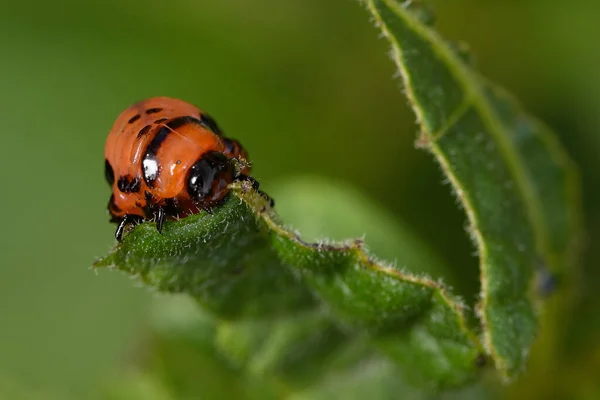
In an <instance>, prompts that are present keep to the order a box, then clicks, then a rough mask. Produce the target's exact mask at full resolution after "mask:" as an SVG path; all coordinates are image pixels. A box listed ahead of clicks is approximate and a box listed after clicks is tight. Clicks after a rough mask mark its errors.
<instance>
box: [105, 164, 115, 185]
mask: <svg viewBox="0 0 600 400" xmlns="http://www.w3.org/2000/svg"><path fill="white" fill-rule="evenodd" d="M104 176H105V177H106V181H107V182H108V184H109V185H110V186H112V184H113V183H115V172H114V171H113V168H112V166H111V165H110V163H109V162H108V160H106V159H105V160H104Z"/></svg>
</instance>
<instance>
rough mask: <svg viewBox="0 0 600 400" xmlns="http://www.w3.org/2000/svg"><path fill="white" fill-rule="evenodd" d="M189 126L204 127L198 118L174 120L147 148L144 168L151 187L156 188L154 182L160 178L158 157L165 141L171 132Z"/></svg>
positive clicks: (168, 123) (157, 134) (188, 117)
mask: <svg viewBox="0 0 600 400" xmlns="http://www.w3.org/2000/svg"><path fill="white" fill-rule="evenodd" d="M188 124H196V125H202V126H204V124H203V123H202V121H200V120H199V119H197V118H194V117H190V116H189V115H186V116H183V117H177V118H173V119H172V120H170V121H169V122H167V123H166V124H165V125H164V126H163V127H162V128H160V130H159V131H158V132H157V133H156V135H155V136H154V138H153V139H152V141H151V142H150V143H149V144H148V147H146V153H145V155H144V159H143V160H142V166H143V169H144V180H145V181H146V184H147V185H148V186H149V187H151V188H153V187H154V182H155V181H156V179H157V178H158V174H159V172H160V165H159V164H158V159H157V157H156V155H157V154H158V150H159V149H160V146H161V145H162V143H163V142H164V141H165V139H166V138H167V136H169V135H170V134H171V132H173V131H174V130H176V129H178V128H181V127H182V126H185V125H188Z"/></svg>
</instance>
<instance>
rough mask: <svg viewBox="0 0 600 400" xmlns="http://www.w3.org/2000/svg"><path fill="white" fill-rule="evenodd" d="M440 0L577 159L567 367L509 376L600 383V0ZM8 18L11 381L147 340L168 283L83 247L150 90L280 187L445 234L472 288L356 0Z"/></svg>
mask: <svg viewBox="0 0 600 400" xmlns="http://www.w3.org/2000/svg"><path fill="white" fill-rule="evenodd" d="M431 3H432V5H433V7H434V8H435V10H436V14H437V28H438V30H439V31H440V32H441V33H442V34H443V35H444V36H445V37H446V38H448V39H451V40H464V41H465V42H467V43H469V44H470V47H471V49H472V54H473V56H474V59H475V62H476V65H477V67H478V69H479V70H480V71H481V72H482V73H484V74H485V75H487V76H488V77H490V78H491V79H492V80H494V81H496V82H498V83H499V84H501V85H503V86H505V87H506V88H507V89H509V90H510V91H512V92H513V93H515V94H516V95H517V97H518V98H520V99H521V101H522V102H523V103H524V105H525V106H526V108H527V109H529V110H530V111H531V112H532V113H533V114H535V115H537V116H539V117H541V118H542V119H543V120H545V121H546V122H547V123H548V124H550V125H551V126H552V127H553V128H554V129H555V130H556V131H557V132H558V134H559V135H560V137H561V139H562V142H563V143H564V144H565V145H566V147H567V148H568V150H569V152H570V154H571V155H572V156H573V157H574V159H575V160H577V162H578V164H579V166H580V168H581V171H582V178H583V184H584V199H583V200H584V206H585V212H586V216H585V222H586V227H587V230H588V232H587V233H588V235H587V242H586V245H587V246H586V248H585V253H584V255H583V257H582V265H581V271H580V272H579V281H578V282H579V286H578V288H577V292H578V296H577V299H576V304H574V306H573V310H572V312H569V313H567V315H568V319H567V320H564V321H561V324H560V325H561V329H562V331H561V332H560V334H559V336H560V338H561V339H560V341H559V343H558V344H556V346H555V348H553V349H552V351H555V352H556V354H557V356H556V357H557V358H556V360H559V361H558V363H559V364H560V365H556V366H552V368H555V369H553V371H554V373H553V374H557V375H555V376H553V377H552V379H551V380H549V379H547V377H546V378H544V375H543V373H541V372H540V371H544V369H541V370H536V368H539V366H536V365H537V364H535V363H534V365H533V366H532V369H531V371H530V373H529V374H528V375H526V376H525V377H524V378H523V379H522V380H521V381H520V382H518V383H517V384H516V386H514V387H513V388H511V390H512V392H510V393H513V394H515V395H517V394H518V395H520V396H523V397H524V396H532V397H529V398H537V397H538V396H540V398H544V397H543V393H546V394H548V393H550V394H551V393H554V394H556V393H577V394H578V395H579V397H580V398H598V397H595V396H600V380H599V379H598V376H600V336H599V335H598V332H600V330H599V329H598V328H600V291H598V290H597V289H596V285H597V284H598V282H600V268H597V265H598V263H599V262H600V248H599V247H598V245H597V240H598V239H597V238H598V237H599V234H600V207H597V204H598V203H599V201H600V176H599V170H600V169H599V166H600V134H599V128H600V74H599V73H598V72H599V71H600V43H599V42H598V41H597V38H598V37H600V24H598V20H599V18H600V3H598V2H597V1H595V0H578V1H572V2H564V1H563V2H559V1H547V0H528V1H525V0H518V1H517V0H513V1H491V0H488V1H481V0H437V1H432V2H431ZM0 35H1V36H0V118H1V121H2V127H3V134H2V136H3V143H2V146H0V155H1V157H0V163H1V164H0V174H1V177H2V196H1V197H0V204H1V205H2V207H1V210H2V214H3V217H2V219H3V221H2V230H1V231H0V235H1V236H0V246H1V247H0V396H1V394H2V393H3V390H2V387H5V388H7V389H5V390H6V391H5V393H9V392H10V391H11V390H14V392H12V393H17V392H18V393H19V394H14V395H6V396H8V397H6V398H8V399H12V398H26V396H28V395H31V396H35V395H39V397H38V398H57V399H69V398H89V397H91V396H92V394H93V393H96V392H97V388H98V387H101V386H103V385H105V383H106V382H107V381H108V380H110V379H112V378H113V377H114V376H116V375H119V374H120V371H121V370H123V369H124V368H125V365H126V364H127V361H128V360H129V359H130V358H131V354H130V352H131V348H132V345H134V344H136V343H138V342H139V341H141V340H143V337H144V332H145V331H146V330H147V327H148V325H149V323H150V322H149V317H148V315H149V310H150V309H151V307H152V306H153V304H154V303H156V302H160V301H162V300H161V299H160V298H159V299H157V298H156V296H155V295H153V294H151V293H149V291H148V290H146V289H140V288H138V287H136V285H135V284H132V281H130V280H129V279H127V278H126V277H125V276H124V275H121V274H118V273H111V272H107V271H101V272H100V273H99V274H95V273H94V272H93V271H91V270H89V269H88V266H90V265H91V263H92V262H93V260H94V259H95V257H98V256H100V255H102V254H103V253H105V252H106V251H107V250H108V249H109V248H110V247H111V246H112V244H113V232H114V226H112V225H110V224H109V223H108V222H107V221H108V218H107V215H106V212H105V207H106V203H107V201H108V197H109V190H108V187H107V185H106V183H105V181H104V178H103V165H104V164H103V160H102V158H103V149H104V141H105V138H106V135H107V133H108V130H109V129H110V127H111V125H112V123H113V121H114V119H115V118H116V116H117V115H118V114H119V113H120V112H121V111H122V110H123V109H125V108H126V107H127V106H129V105H130V104H131V103H133V102H136V101H138V100H141V99H144V98H146V97H150V96H156V95H166V96H173V97H179V98H182V99H184V100H187V101H189V102H192V103H195V104H197V105H198V106H199V107H201V108H203V109H205V110H207V111H208V112H210V113H211V114H212V115H213V116H214V117H215V118H216V119H217V121H219V123H220V125H221V126H222V128H224V130H225V131H226V133H227V134H228V135H229V136H232V137H235V138H238V139H239V140H240V141H241V142H242V143H243V144H244V146H245V147H246V148H247V149H248V150H249V152H250V155H251V159H252V160H253V162H254V175H255V176H256V177H257V178H258V179H259V180H260V182H261V185H262V186H263V188H264V190H266V191H267V192H270V191H272V192H276V191H277V190H279V189H278V188H280V187H282V186H281V185H282V182H289V181H290V180H294V179H296V177H298V176H300V175H306V174H308V175H310V176H319V177H323V178H324V179H328V180H332V181H334V182H340V183H341V184H343V185H346V186H350V187H353V188H354V189H355V190H358V191H360V192H362V193H363V195H364V196H365V197H366V199H367V201H368V203H370V204H371V205H372V207H374V208H379V209H381V212H384V213H387V214H389V215H392V216H393V218H395V219H396V220H397V223H398V224H401V225H402V226H409V227H411V228H412V229H413V230H414V234H415V235H416V236H417V237H418V238H420V239H421V240H422V241H423V242H425V243H427V244H429V245H430V246H431V247H432V248H434V249H436V251H438V252H439V253H438V254H437V256H439V257H442V258H443V259H445V260H446V262H447V264H448V265H449V266H450V267H449V269H448V271H446V273H445V275H446V278H447V279H448V280H449V281H450V282H452V283H453V285H454V287H455V289H456V291H457V292H458V293H460V294H462V295H463V296H464V297H465V298H466V299H467V301H468V302H470V303H474V302H475V300H476V292H477V289H478V288H477V285H478V283H477V280H478V272H477V260H476V258H474V257H473V248H472V246H471V244H470V243H469V241H468V238H467V235H466V234H465V232H464V225H465V218H464V215H463V214H462V212H461V211H460V210H458V208H457V207H456V204H455V201H454V199H453V198H452V196H451V194H450V190H449V187H448V185H447V184H444V182H443V177H442V175H441V173H440V171H439V168H438V167H437V166H436V165H435V163H434V162H433V160H432V157H431V156H430V155H428V154H426V153H425V152H423V151H421V150H416V149H415V148H414V145H413V144H414V140H415V138H416V130H417V128H416V126H415V124H414V121H415V117H414V116H413V115H412V114H411V113H410V112H409V110H408V108H407V107H406V103H407V102H406V100H405V98H404V97H403V94H402V92H401V90H400V89H399V86H400V82H399V80H398V79H396V78H394V77H393V76H394V74H395V71H394V66H393V65H392V63H391V62H390V60H389V59H388V57H387V55H386V52H387V50H388V49H387V44H386V43H385V42H384V41H383V40H381V39H379V38H378V36H379V33H378V32H377V30H376V29H374V28H373V26H372V24H371V22H370V21H369V16H368V15H367V12H366V11H365V10H364V9H363V8H362V6H361V5H360V4H359V3H358V2H357V1H354V0H328V1H323V0H302V1H291V0H289V1H275V0H253V1H248V0H221V1H218V2H217V1H210V2H209V1H193V0H171V1H169V2H164V1H159V0H148V1H144V2H141V1H123V0H104V1H102V2H95V1H90V2H81V1H71V0H56V1H53V2H44V1H31V2H29V1H20V2H17V1H3V2H1V4H0ZM282 201H284V199H282ZM313 206H314V205H313ZM280 207H281V208H282V210H285V202H284V204H281V205H280ZM387 214H386V215H387ZM284 217H285V215H284ZM290 218H291V220H288V221H287V222H291V223H294V220H293V216H290ZM359 228H360V227H359ZM323 229H324V232H323V235H325V234H327V233H328V232H327V227H324V228H323ZM376 229H377V228H376V227H374V226H365V227H364V231H366V232H373V231H375V230H376ZM358 231H361V229H358ZM348 235H356V231H352V232H348ZM367 243H369V236H368V235H367ZM374 247H376V246H374ZM386 256H387V255H386ZM547 367H548V366H546V368H547ZM536 371H537V372H536ZM11 388H12V389H11ZM11 396H14V397H11ZM52 396H54V397H52ZM0 398H4V397H0Z"/></svg>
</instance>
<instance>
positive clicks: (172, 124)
mask: <svg viewBox="0 0 600 400" xmlns="http://www.w3.org/2000/svg"><path fill="white" fill-rule="evenodd" d="M187 124H196V125H202V126H205V124H204V123H203V122H202V121H201V120H199V119H198V118H194V117H192V116H189V115H186V116H183V117H177V118H173V119H172V120H170V121H169V122H168V123H167V126H168V127H169V128H171V129H173V130H175V129H177V128H181V127H182V126H185V125H187Z"/></svg>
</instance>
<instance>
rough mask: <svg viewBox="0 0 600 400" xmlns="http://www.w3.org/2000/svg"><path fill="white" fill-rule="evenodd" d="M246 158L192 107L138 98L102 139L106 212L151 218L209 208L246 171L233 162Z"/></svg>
mask: <svg viewBox="0 0 600 400" xmlns="http://www.w3.org/2000/svg"><path fill="white" fill-rule="evenodd" d="M246 156H247V155H246V152H245V150H244V149H243V148H242V147H241V145H240V144H239V143H238V142H237V141H235V140H232V139H228V138H225V137H224V136H223V135H222V133H221V131H220V130H219V128H218V127H217V125H216V123H215V122H214V120H212V118H210V117H209V116H208V115H207V114H206V113H204V112H203V111H202V110H200V109H198V108H196V107H195V106H193V105H191V104H188V103H186V102H184V101H181V100H177V99H172V98H168V97H155V98H151V99H148V100H144V101H141V102H139V103H137V104H135V105H133V106H131V107H129V108H128V109H127V110H125V111H124V112H123V113H121V115H120V116H119V117H118V118H117V120H116V122H115V123H114V125H113V127H112V129H111V131H110V133H109V135H108V138H107V140H106V147H105V151H104V157H105V168H106V178H107V180H108V182H109V184H110V185H111V187H112V196H111V199H110V202H109V205H108V209H109V212H110V214H111V216H112V217H113V220H114V221H120V220H122V219H123V218H125V217H126V216H128V215H129V216H139V217H141V218H143V219H152V218H154V217H155V216H156V213H157V210H160V212H161V213H164V215H165V216H166V217H171V218H174V217H183V216H186V215H189V214H193V213H197V212H199V211H200V210H202V209H209V208H211V207H213V206H215V205H217V204H218V203H219V202H220V201H222V200H223V198H224V197H225V196H226V194H227V192H228V189H227V185H228V184H229V183H231V181H233V180H234V179H235V178H236V177H237V176H238V175H239V174H247V173H249V168H248V167H247V166H244V167H242V168H241V170H239V168H238V169H236V168H235V166H234V163H233V162H231V161H232V160H233V159H234V158H237V159H245V158H246ZM243 165H245V164H243Z"/></svg>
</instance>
